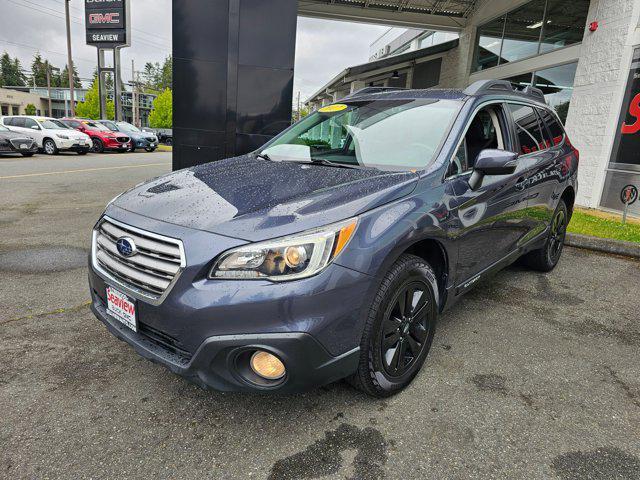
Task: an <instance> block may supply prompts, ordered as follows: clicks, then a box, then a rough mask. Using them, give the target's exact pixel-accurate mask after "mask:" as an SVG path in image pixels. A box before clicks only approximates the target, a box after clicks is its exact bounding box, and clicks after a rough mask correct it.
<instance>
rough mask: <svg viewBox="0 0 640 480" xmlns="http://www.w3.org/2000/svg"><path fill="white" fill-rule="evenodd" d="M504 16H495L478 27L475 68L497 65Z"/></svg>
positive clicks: (480, 68)
mask: <svg viewBox="0 0 640 480" xmlns="http://www.w3.org/2000/svg"><path fill="white" fill-rule="evenodd" d="M505 18H506V17H505V16H502V17H500V18H497V19H496V20H494V21H492V22H489V23H487V24H485V25H483V26H482V27H480V28H479V29H478V47H477V51H476V55H477V58H476V70H484V69H486V68H491V67H495V66H497V65H498V63H499V62H498V58H499V57H500V50H501V48H502V35H503V33H504V21H505Z"/></svg>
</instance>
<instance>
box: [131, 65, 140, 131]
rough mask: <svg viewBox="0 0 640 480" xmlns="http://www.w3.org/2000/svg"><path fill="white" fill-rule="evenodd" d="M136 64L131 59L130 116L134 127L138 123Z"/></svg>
mask: <svg viewBox="0 0 640 480" xmlns="http://www.w3.org/2000/svg"><path fill="white" fill-rule="evenodd" d="M136 80H137V79H136V64H135V60H133V59H131V85H132V87H133V88H132V89H131V116H132V117H133V124H134V125H135V126H136V127H139V126H140V125H138V100H137V99H136V93H137V92H138V84H137V82H136Z"/></svg>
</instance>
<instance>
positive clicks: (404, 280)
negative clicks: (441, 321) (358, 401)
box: [348, 255, 438, 397]
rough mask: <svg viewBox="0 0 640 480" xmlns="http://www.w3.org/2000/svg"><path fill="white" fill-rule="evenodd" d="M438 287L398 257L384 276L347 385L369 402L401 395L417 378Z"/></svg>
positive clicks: (429, 273) (421, 264) (412, 261)
mask: <svg viewBox="0 0 640 480" xmlns="http://www.w3.org/2000/svg"><path fill="white" fill-rule="evenodd" d="M437 298H438V283H437V281H436V276H435V273H434V271H433V269H432V268H431V266H430V265H429V264H428V263H426V262H425V261H424V260H423V259H421V258H419V257H416V256H414V255H402V256H401V257H400V258H399V259H398V260H397V261H396V262H395V263H394V264H393V265H392V267H391V269H390V270H389V272H387V274H386V275H385V277H384V279H383V280H382V283H381V285H380V288H379V290H378V292H377V294H376V296H375V299H374V301H373V305H372V306H371V308H370V310H369V315H368V318H367V320H366V324H365V327H364V333H363V336H362V341H361V343H360V363H359V366H358V370H357V372H356V373H355V374H354V375H353V376H352V377H350V378H349V379H348V380H349V382H350V383H351V384H352V385H354V386H355V387H356V388H359V389H360V390H363V391H364V392H365V393H367V394H369V395H372V396H375V397H388V396H391V395H393V394H395V393H398V392H399V391H401V390H402V389H404V388H405V387H406V386H407V385H409V384H410V383H411V381H412V380H413V379H414V378H415V376H416V375H417V374H418V372H419V371H420V369H421V368H422V364H423V363H424V361H425V360H426V358H427V355H428V353H429V350H430V348H431V342H432V341H433V335H434V333H435V328H436V320H437V315H438V308H437V300H436V299H437Z"/></svg>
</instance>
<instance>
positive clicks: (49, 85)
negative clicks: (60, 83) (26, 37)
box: [44, 60, 53, 117]
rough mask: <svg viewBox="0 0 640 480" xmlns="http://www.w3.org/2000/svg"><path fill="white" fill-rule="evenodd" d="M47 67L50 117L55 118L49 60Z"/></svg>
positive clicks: (45, 63) (46, 63)
mask: <svg viewBox="0 0 640 480" xmlns="http://www.w3.org/2000/svg"><path fill="white" fill-rule="evenodd" d="M44 65H45V67H46V68H47V96H48V97H49V113H48V115H49V116H50V117H53V113H52V110H51V68H50V67H49V60H47V61H46V62H44Z"/></svg>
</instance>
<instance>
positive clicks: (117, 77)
mask: <svg viewBox="0 0 640 480" xmlns="http://www.w3.org/2000/svg"><path fill="white" fill-rule="evenodd" d="M113 69H114V75H113V76H114V79H113V101H114V103H115V106H116V121H117V122H120V121H122V99H121V98H120V95H121V92H122V72H121V71H120V49H119V48H114V49H113Z"/></svg>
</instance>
